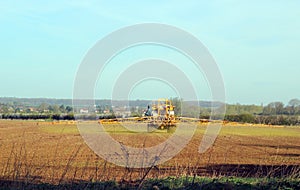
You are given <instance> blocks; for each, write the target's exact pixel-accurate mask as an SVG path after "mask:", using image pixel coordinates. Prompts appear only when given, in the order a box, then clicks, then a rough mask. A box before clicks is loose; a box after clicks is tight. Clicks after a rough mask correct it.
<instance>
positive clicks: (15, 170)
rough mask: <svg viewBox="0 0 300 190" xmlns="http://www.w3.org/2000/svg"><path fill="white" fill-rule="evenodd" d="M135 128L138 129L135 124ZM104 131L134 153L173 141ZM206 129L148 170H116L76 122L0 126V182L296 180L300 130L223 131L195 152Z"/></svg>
mask: <svg viewBox="0 0 300 190" xmlns="http://www.w3.org/2000/svg"><path fill="white" fill-rule="evenodd" d="M133 125H137V127H138V125H139V124H133ZM105 129H106V130H107V132H108V133H109V134H110V135H111V136H112V137H113V138H114V139H116V140H118V141H122V142H123V143H124V144H126V145H129V146H132V147H149V146H154V145H157V144H158V143H160V142H163V141H164V140H166V139H167V138H169V137H170V135H172V133H168V132H167V131H159V132H153V133H142V134H141V133H134V132H130V131H128V130H126V129H125V128H123V127H122V126H120V125H119V124H117V123H113V124H106V125H105ZM205 129H206V125H205V124H199V126H198V127H197V130H196V133H195V135H194V137H193V138H192V140H191V141H190V142H189V144H188V145H187V146H186V147H185V148H184V149H183V150H182V151H181V152H180V153H179V154H178V155H177V156H175V157H174V158H173V159H171V160H169V161H167V162H165V163H164V164H161V165H158V166H155V167H153V168H151V170H148V169H147V168H146V169H130V168H123V167H119V166H115V165H113V164H111V163H108V162H106V161H105V160H103V159H102V158H100V157H99V156H97V155H96V154H95V153H94V152H93V151H92V150H91V149H90V148H89V147H88V146H87V145H86V144H85V142H84V140H83V139H82V137H81V136H80V134H79V132H78V129H77V125H76V123H75V122H64V121H63V122H43V121H9V120H1V121H0V179H1V180H12V181H18V180H21V181H27V182H28V181H29V182H37V183H39V182H43V183H50V184H60V183H65V182H70V181H71V182H75V181H78V182H80V181H110V180H114V181H128V182H130V181H136V180H140V179H142V178H144V177H145V178H147V179H152V178H165V177H169V176H175V177H176V176H177V177H181V176H194V175H196V176H206V177H218V176H235V177H266V176H268V177H286V176H289V177H299V173H300V127H297V126H296V127H291V126H288V127H283V126H275V127H271V126H262V125H255V126H250V125H247V124H236V123H235V124H233V123H228V124H226V125H224V126H223V127H222V129H221V132H220V134H219V136H218V138H217V140H216V142H215V143H214V145H213V146H212V147H211V148H210V149H209V150H208V151H206V152H205V153H203V154H200V153H198V147H199V144H200V141H201V139H202V136H203V133H204V131H205Z"/></svg>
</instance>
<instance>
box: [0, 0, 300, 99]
mask: <svg viewBox="0 0 300 190" xmlns="http://www.w3.org/2000/svg"><path fill="white" fill-rule="evenodd" d="M299 10H300V1H298V0H287V1H283V0H281V1H280V0H264V1H259V0H253V1H241V0H224V1H216V0H212V1H199V0H195V1H162V0H160V1H159V0H157V1H105V2H104V1H61V0H58V1H30V0H28V1H12V0H9V1H8V0H7V1H6V0H2V1H0V27H1V30H0V34H1V35H0V42H1V45H0V50H1V51H0V66H1V69H0V81H1V88H0V96H15V97H50V98H72V90H73V81H74V77H75V75H76V71H77V68H78V66H79V64H80V62H81V60H82V59H83V57H84V55H85V54H86V52H87V51H88V50H89V48H91V47H92V46H93V45H94V44H95V43H96V42H97V41H98V40H99V39H101V38H103V37H104V36H106V35H108V34H109V33H110V32H112V31H115V30H117V29H120V28H122V27H125V26H129V25H132V24H138V23H145V22H157V23H164V24H170V25H174V26H176V27H179V28H182V29H184V30H186V31H188V32H190V33H191V34H193V35H195V36H196V37H197V38H198V39H199V40H200V41H202V42H203V44H204V45H205V46H206V47H207V48H208V49H209V51H210V52H211V54H212V55H213V57H214V58H215V60H216V62H217V64H218V65H219V68H220V70H221V72H222V75H223V79H224V83H225V88H226V100H227V102H229V103H237V102H240V103H247V104H252V103H253V104H260V103H268V102H272V101H277V100H278V101H283V102H284V103H287V102H288V100H290V99H292V98H300V80H299V78H300V77H299V76H300V75H299V72H300V55H299V51H300V21H299V19H300V11H299ZM203 94H204V95H203V99H209V96H208V95H206V94H209V93H207V92H204V93H203Z"/></svg>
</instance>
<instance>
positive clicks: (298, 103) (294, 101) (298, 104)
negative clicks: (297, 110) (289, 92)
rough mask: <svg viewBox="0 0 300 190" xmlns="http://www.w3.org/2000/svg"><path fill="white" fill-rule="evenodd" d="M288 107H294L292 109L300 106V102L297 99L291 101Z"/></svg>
mask: <svg viewBox="0 0 300 190" xmlns="http://www.w3.org/2000/svg"><path fill="white" fill-rule="evenodd" d="M289 106H294V107H297V106H300V100H299V99H297V98H295V99H291V100H290V101H289Z"/></svg>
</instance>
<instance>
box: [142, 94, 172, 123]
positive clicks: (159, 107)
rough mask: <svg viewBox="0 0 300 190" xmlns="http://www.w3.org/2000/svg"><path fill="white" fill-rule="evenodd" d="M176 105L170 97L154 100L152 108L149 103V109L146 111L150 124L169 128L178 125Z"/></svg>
mask: <svg viewBox="0 0 300 190" xmlns="http://www.w3.org/2000/svg"><path fill="white" fill-rule="evenodd" d="M174 109H175V106H173V105H172V102H171V101H170V100H168V99H158V100H157V101H153V102H152V108H151V109H150V106H149V105H148V109H147V111H146V112H145V113H144V114H145V116H146V117H147V118H148V122H149V124H148V125H149V126H154V127H156V128H158V129H169V128H170V127H175V126H176V120H175V112H174Z"/></svg>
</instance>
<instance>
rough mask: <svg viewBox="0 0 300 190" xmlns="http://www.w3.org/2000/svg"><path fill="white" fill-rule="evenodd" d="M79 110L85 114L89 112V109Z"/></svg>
mask: <svg viewBox="0 0 300 190" xmlns="http://www.w3.org/2000/svg"><path fill="white" fill-rule="evenodd" d="M79 112H80V113H82V114H85V113H89V110H88V109H80V110H79Z"/></svg>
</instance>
